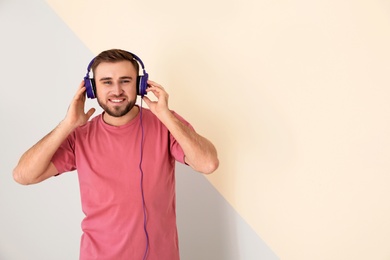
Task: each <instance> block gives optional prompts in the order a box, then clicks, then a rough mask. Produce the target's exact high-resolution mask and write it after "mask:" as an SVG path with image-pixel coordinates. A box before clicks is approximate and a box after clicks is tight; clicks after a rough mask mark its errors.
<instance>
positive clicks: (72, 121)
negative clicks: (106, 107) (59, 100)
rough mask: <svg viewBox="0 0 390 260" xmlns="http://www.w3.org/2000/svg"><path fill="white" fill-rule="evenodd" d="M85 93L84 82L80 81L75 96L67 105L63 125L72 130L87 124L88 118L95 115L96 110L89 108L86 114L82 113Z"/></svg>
mask: <svg viewBox="0 0 390 260" xmlns="http://www.w3.org/2000/svg"><path fill="white" fill-rule="evenodd" d="M85 91H86V88H85V86H84V80H83V81H81V83H80V86H79V88H78V89H77V92H76V94H75V95H74V97H73V100H72V102H71V103H70V105H69V108H68V112H67V114H66V117H65V119H64V123H66V124H68V125H69V126H71V127H72V128H73V129H75V128H77V127H79V126H81V125H84V124H85V123H87V122H88V120H89V118H90V117H91V116H92V115H93V113H95V111H96V109H95V108H91V109H89V110H88V112H87V113H85V112H84V109H85V99H86V97H85Z"/></svg>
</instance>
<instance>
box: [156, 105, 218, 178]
mask: <svg viewBox="0 0 390 260" xmlns="http://www.w3.org/2000/svg"><path fill="white" fill-rule="evenodd" d="M158 117H159V119H160V120H161V122H162V123H163V124H164V125H165V126H166V127H167V128H168V130H169V131H170V133H171V134H172V135H173V136H174V137H175V139H176V141H177V142H178V143H179V144H180V146H181V148H182V149H183V151H184V155H185V162H186V163H187V164H189V165H190V166H191V167H192V168H193V169H194V170H196V171H198V172H201V173H205V174H209V173H212V172H214V171H215V170H216V169H217V168H218V165H219V161H218V156H217V150H216V149H215V147H214V145H213V144H212V143H211V142H210V141H209V140H207V139H206V138H204V137H203V136H201V135H199V134H197V133H196V132H195V131H194V130H192V129H191V128H190V127H188V126H186V125H185V124H183V123H182V122H181V121H180V120H179V119H178V118H177V117H176V116H175V115H174V114H173V113H172V112H171V111H165V112H164V113H161V114H160V115H158Z"/></svg>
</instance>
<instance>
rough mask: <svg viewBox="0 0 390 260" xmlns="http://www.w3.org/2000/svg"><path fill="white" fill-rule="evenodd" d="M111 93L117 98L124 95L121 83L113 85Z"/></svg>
mask: <svg viewBox="0 0 390 260" xmlns="http://www.w3.org/2000/svg"><path fill="white" fill-rule="evenodd" d="M111 92H112V94H114V95H117V96H119V95H121V94H122V93H123V89H122V87H121V84H120V82H116V83H114V84H113V86H112V89H111Z"/></svg>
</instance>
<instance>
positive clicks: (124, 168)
mask: <svg viewBox="0 0 390 260" xmlns="http://www.w3.org/2000/svg"><path fill="white" fill-rule="evenodd" d="M136 58H137V57H136V56H135V57H134V56H133V54H131V53H129V52H127V51H123V50H118V49H113V50H108V51H104V52H102V53H100V54H99V55H98V56H97V57H96V58H95V59H94V60H93V63H92V72H93V75H94V88H95V89H94V91H96V96H97V100H98V103H99V105H100V106H101V107H102V108H103V110H104V112H103V113H102V114H101V115H98V116H96V117H94V118H92V119H91V120H89V119H90V118H91V116H92V114H93V113H94V112H95V109H94V108H91V109H90V110H89V111H87V112H86V113H85V111H84V106H85V99H86V97H85V92H86V88H85V86H84V85H85V83H84V81H83V82H81V84H80V86H79V88H78V90H77V92H76V94H75V96H74V98H73V100H72V102H71V104H70V106H69V108H68V112H67V114H66V116H65V118H64V119H63V120H62V121H61V123H60V124H59V125H58V126H57V127H56V128H55V129H54V130H53V131H51V132H50V133H49V134H48V135H46V136H45V137H44V138H43V139H41V140H40V141H39V142H38V143H37V144H35V145H34V146H33V147H31V148H30V149H29V150H28V151H26V152H25V153H24V154H23V155H22V157H21V158H20V161H19V163H18V165H17V166H16V168H15V169H14V172H13V176H14V179H15V180H16V181H17V182H18V183H21V184H25V185H27V184H34V183H38V182H41V181H43V180H45V179H47V178H49V177H52V176H55V175H59V174H61V173H64V172H68V171H73V170H77V172H78V177H79V182H80V194H81V202H82V209H83V212H84V213H85V218H84V220H83V222H82V229H83V235H82V238H81V249H80V259H81V260H89V259H106V260H109V259H110V260H120V259H132V260H133V259H150V260H154V259H158V260H175V259H179V249H178V237H177V230H176V213H175V177H174V167H175V161H179V162H181V163H186V164H188V165H189V166H191V167H192V168H193V169H195V170H196V171H199V172H201V173H205V174H209V173H212V172H213V171H215V170H216V168H217V167H218V163H219V162H218V158H217V152H216V149H215V147H214V146H213V144H212V143H211V142H210V141H208V140H207V139H206V138H204V137H202V136H200V135H199V134H197V133H196V132H195V131H194V130H193V128H192V127H191V125H190V124H189V123H188V122H186V121H185V120H184V119H183V118H182V117H180V116H179V115H178V114H176V113H175V112H173V111H171V110H170V109H169V107H168V94H167V92H166V91H165V90H164V88H163V87H162V86H161V85H159V84H157V83H156V82H153V81H150V80H148V81H147V86H148V87H147V88H146V92H147V93H153V94H154V95H155V97H156V98H157V100H156V101H152V100H151V99H149V98H148V97H146V96H143V97H142V100H143V101H144V102H145V103H146V104H147V105H148V107H149V109H145V108H142V107H139V106H137V105H135V101H136V97H137V90H136V83H137V76H138V73H139V72H138V70H139V67H138V63H137V61H136ZM142 65H143V64H142Z"/></svg>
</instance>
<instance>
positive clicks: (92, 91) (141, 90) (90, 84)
mask: <svg viewBox="0 0 390 260" xmlns="http://www.w3.org/2000/svg"><path fill="white" fill-rule="evenodd" d="M128 53H130V54H131V55H132V56H133V57H134V60H136V61H137V62H138V63H139V64H141V67H142V70H143V75H139V76H137V86H136V87H137V95H139V96H141V97H143V96H144V95H146V94H147V93H146V88H147V87H148V78H149V74H148V73H146V71H145V67H144V63H143V62H142V60H141V59H140V58H139V57H138V56H137V55H135V54H133V53H131V52H128ZM94 61H95V58H94V59H93V60H91V62H90V63H89V65H88V68H87V74H86V75H85V77H84V86H85V88H86V89H87V97H88V98H96V83H95V79H94V78H90V77H89V71H90V70H91V67H92V64H93V62H94Z"/></svg>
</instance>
